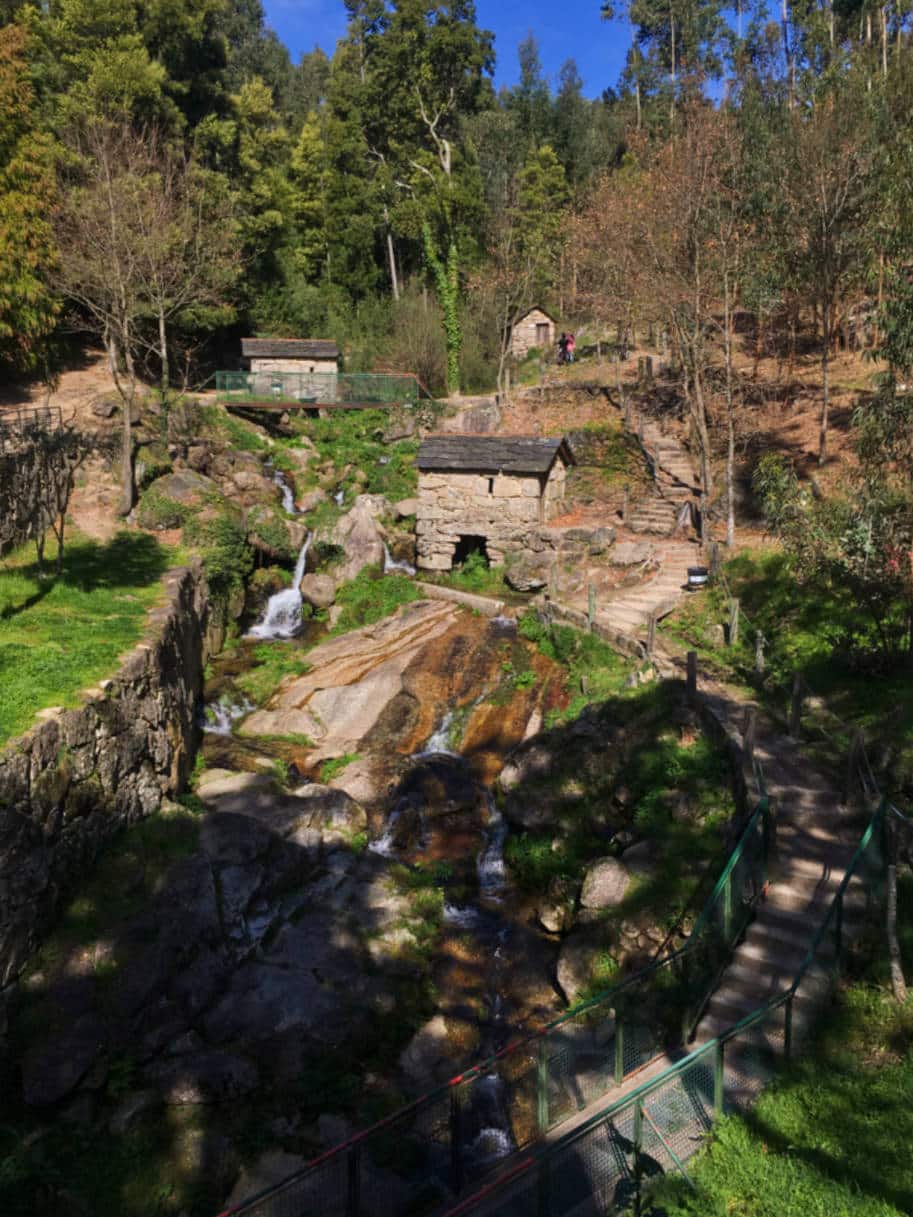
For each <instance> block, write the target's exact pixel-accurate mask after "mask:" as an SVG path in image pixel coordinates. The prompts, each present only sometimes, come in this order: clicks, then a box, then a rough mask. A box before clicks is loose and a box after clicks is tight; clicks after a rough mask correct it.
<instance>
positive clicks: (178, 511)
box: [136, 489, 192, 532]
mask: <svg viewBox="0 0 913 1217" xmlns="http://www.w3.org/2000/svg"><path fill="white" fill-rule="evenodd" d="M191 515H192V512H191V510H190V508H189V507H185V506H184V504H183V503H179V502H178V501H177V500H176V499H172V498H169V497H168V495H166V494H162V493H161V491H159V490H154V489H149V490H147V491H145V493H144V494H143V496H142V498H141V499H140V501H139V509H138V510H137V513H136V518H137V520H138V521H139V524H140V527H141V528H148V529H150V530H151V531H153V532H163V531H164V530H165V529H168V528H180V527H181V525H182V524H184V523H185V521H186V520H188V519H189V518H190V516H191Z"/></svg>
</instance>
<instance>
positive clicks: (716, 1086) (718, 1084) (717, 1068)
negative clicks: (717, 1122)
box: [713, 1039, 726, 1119]
mask: <svg viewBox="0 0 913 1217" xmlns="http://www.w3.org/2000/svg"><path fill="white" fill-rule="evenodd" d="M725 1083H726V1070H725V1062H724V1060H723V1041H722V1040H721V1039H718V1040H717V1042H716V1052H715V1054H714V1058H713V1111H714V1114H715V1115H716V1117H717V1119H719V1117H720V1116H721V1115H722V1114H723V1097H724V1093H725Z"/></svg>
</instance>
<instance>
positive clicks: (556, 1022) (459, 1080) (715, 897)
mask: <svg viewBox="0 0 913 1217" xmlns="http://www.w3.org/2000/svg"><path fill="white" fill-rule="evenodd" d="M766 815H767V803H766V798H764V799H762V800H761V802H759V804H758V806H757V808H756V809H755V812H754V813H753V815H752V816H751V818H750V820H749V822H748V824H747V825H746V827H745V829H744V830H743V832H742V834H741V836H740V838H739V841H738V843H737V845H736V847H735V849H734V850H733V852H732V855H731V857H730V859H729V861H728V863H727V867H726V869H725V870H724V875H723V878H722V879H721V880H720V881H719V882H718V883H717V884H716V886H715V888H714V891H713V893H712V895H711V897H710V900H709V901H708V904H707V906H706V907H705V912H704V913H702V915H701V917H700V918H698V922H697V923H696V924H695V926H694V928H693V929H692V932H691V934H690V936H689V938H688V940H687V941H686V942H685V943H684V944H683V945H682V946H680V947H678V948H676V949H675V950H674V951H672V952H671V953H670V954H668V955H666V956H663V957H662V958H658V959H654V960H652V961H651V962H650V963H649V964H647V965H646V966H645V967H643V968H641V969H639V970H638V971H637V972H634V973H632V974H631V975H630V976H627V977H625V978H624V979H623V980H621V981H619V982H618V983H617V984H615V985H613V986H611V987H610V988H608V989H606V990H604V991H603V992H602V993H598V994H595V995H594V996H593V997H591V998H588V999H587V1000H586V1001H584V1002H580V1003H579V1004H578V1005H576V1006H573V1007H571V1008H570V1009H568V1010H566V1011H564V1012H563V1013H562V1014H559V1015H557V1016H556V1017H555V1018H553V1019H551V1020H550V1021H549V1022H547V1023H545V1024H544V1025H542V1026H540V1027H537V1028H534V1029H532V1030H530V1031H528V1032H527V1033H526V1034H525V1035H521V1036H520V1037H519V1038H517V1039H514V1040H512V1041H511V1042H510V1043H508V1044H507V1045H505V1047H504V1048H502V1049H501V1050H500V1052H497V1053H495V1054H494V1055H492V1056H490V1057H488V1058H486V1059H485V1060H483V1061H480V1062H477V1063H476V1064H475V1065H473V1066H471V1067H470V1068H469V1069H467V1070H465V1071H464V1072H463V1073H460V1074H458V1075H457V1076H456V1077H453V1078H451V1079H450V1080H449V1081H448V1082H445V1083H443V1084H441V1085H440V1086H437V1087H435V1088H432V1089H431V1090H429V1091H428V1092H427V1093H426V1094H424V1095H422V1096H421V1097H420V1098H418V1099H416V1100H414V1101H413V1102H412V1103H411V1104H409V1105H408V1106H406V1107H404V1108H400V1109H399V1110H397V1111H395V1112H392V1113H391V1114H390V1115H388V1116H386V1117H384V1118H383V1119H382V1120H379V1121H377V1122H376V1123H375V1124H372V1125H371V1126H369V1127H368V1128H366V1129H363V1130H362V1131H360V1132H358V1133H355V1134H354V1135H353V1136H351V1137H350V1138H348V1139H347V1140H346V1141H344V1142H343V1143H342V1144H340V1145H336V1146H333V1147H331V1148H330V1149H328V1150H326V1151H325V1152H324V1153H323V1154H321V1155H320V1156H319V1157H318V1158H316V1159H314V1160H313V1161H312V1162H310V1163H308V1164H307V1165H306V1166H304V1167H302V1169H301V1170H299V1171H297V1172H296V1173H295V1174H294V1175H291V1176H289V1177H288V1178H287V1179H285V1180H283V1181H282V1183H280V1184H278V1185H274V1186H273V1187H271V1188H268V1189H266V1191H265V1192H263V1193H261V1194H260V1195H259V1196H257V1197H254V1198H252V1199H250V1200H247V1201H245V1202H243V1203H242V1204H241V1205H239V1206H238V1207H236V1208H235V1209H233V1210H230V1212H231V1213H233V1214H241V1213H253V1212H255V1211H256V1209H257V1205H258V1203H259V1202H261V1201H263V1200H264V1199H265V1198H266V1196H268V1195H274V1194H279V1193H280V1192H284V1191H285V1190H286V1189H287V1188H290V1187H292V1186H294V1185H295V1184H296V1183H300V1182H302V1181H303V1180H304V1179H305V1178H306V1177H307V1176H311V1175H312V1174H313V1175H316V1172H317V1171H318V1170H319V1168H320V1167H321V1166H323V1165H324V1164H326V1163H327V1162H328V1161H329V1160H331V1159H333V1158H335V1157H339V1158H340V1159H341V1162H342V1164H343V1167H344V1166H345V1162H346V1161H347V1160H348V1161H349V1164H350V1166H351V1161H352V1155H353V1154H354V1155H357V1154H358V1153H360V1151H361V1147H362V1146H364V1145H366V1143H368V1142H369V1141H370V1139H371V1138H373V1137H374V1136H376V1135H377V1134H378V1133H380V1132H382V1131H384V1130H385V1129H389V1128H391V1127H392V1126H394V1125H395V1124H396V1123H397V1122H399V1121H402V1120H405V1119H408V1118H409V1117H410V1115H411V1114H412V1113H418V1112H420V1111H421V1110H423V1109H426V1108H428V1107H430V1106H432V1105H433V1104H435V1103H441V1104H444V1103H449V1104H450V1105H451V1110H453V1106H452V1105H453V1104H454V1103H456V1104H457V1106H459V1104H460V1102H461V1101H463V1100H462V1097H461V1096H462V1093H463V1092H462V1090H461V1088H462V1087H464V1086H466V1085H467V1084H469V1083H472V1082H473V1081H476V1080H479V1079H482V1078H484V1077H485V1076H487V1075H488V1074H489V1073H491V1072H493V1071H494V1070H495V1069H496V1067H497V1066H498V1064H499V1063H501V1062H503V1061H505V1059H507V1058H509V1057H511V1056H512V1055H513V1054H515V1053H517V1052H519V1051H521V1050H523V1049H529V1048H530V1047H531V1046H532V1045H534V1044H536V1043H539V1044H540V1045H545V1044H547V1042H548V1037H549V1035H550V1033H551V1032H553V1031H555V1030H558V1029H560V1028H561V1027H562V1026H564V1025H566V1024H568V1023H570V1022H572V1021H573V1020H575V1019H578V1018H580V1017H581V1016H582V1015H584V1014H586V1013H587V1012H589V1011H591V1010H594V1009H597V1008H600V1009H604V1010H606V1011H614V1012H615V1014H616V1017H619V1007H623V1005H624V998H625V996H626V994H627V993H629V992H630V991H632V990H633V989H634V987H635V986H640V985H642V984H643V983H644V981H645V980H648V979H649V978H650V977H652V976H654V975H656V974H658V973H660V972H661V971H663V970H665V969H669V968H671V967H672V966H673V965H674V964H676V963H677V962H678V961H680V960H682V959H684V958H686V957H688V956H690V955H692V954H694V953H695V951H696V949H697V944H698V943H699V941H700V939H699V934H700V932H701V931H702V930H703V928H704V927H705V926H706V924H707V922H708V920H709V917H710V913H711V912H712V909H713V907H714V906H715V905H716V904H717V903H718V902H719V900H720V898H721V896H722V893H723V891H724V890H725V883H726V880H727V879H728V877H729V876H730V875H731V874H732V871H733V868H734V866H735V865H737V863H738V861H739V860H740V859H741V858H742V857H743V856H744V854H745V850H746V845H747V841H748V839H749V834H751V833H756V832H757V826H758V819H759V817H762V816H766ZM731 945H732V944H731V943H727V946H729V947H730V948H731ZM624 1023H625V1020H624V1017H623V1015H622V1016H621V1025H620V1026H619V1034H618V1039H619V1041H620V1042H621V1040H622V1034H623V1032H622V1027H623V1025H624ZM521 1059H522V1058H521ZM545 1059H546V1058H543V1057H542V1054H541V1049H540V1061H543V1060H545ZM549 1059H550V1058H549ZM617 1060H618V1057H616V1062H617ZM617 1068H618V1065H617V1064H616V1069H617ZM628 1072H630V1070H628ZM622 1076H623V1075H622ZM616 1077H618V1080H620V1077H619V1075H618V1074H616ZM448 1096H449V1098H448ZM545 1110H546V1113H547V1112H548V1103H547V1100H546V1107H545ZM545 1118H546V1124H545V1125H544V1126H543V1125H542V1124H541V1123H540V1132H544V1131H545V1128H546V1127H548V1126H549V1125H548V1122H547V1121H548V1116H547V1114H546V1117H545ZM560 1118H563V1117H560ZM551 1126H554V1125H551ZM453 1148H454V1147H453V1145H452V1146H451V1149H453ZM341 1169H342V1167H341ZM346 1169H348V1168H346Z"/></svg>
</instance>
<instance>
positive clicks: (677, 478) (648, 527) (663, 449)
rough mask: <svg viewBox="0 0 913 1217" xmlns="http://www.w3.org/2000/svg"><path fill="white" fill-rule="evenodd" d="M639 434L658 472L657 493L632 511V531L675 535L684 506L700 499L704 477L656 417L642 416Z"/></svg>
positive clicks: (627, 522)
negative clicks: (701, 480)
mask: <svg viewBox="0 0 913 1217" xmlns="http://www.w3.org/2000/svg"><path fill="white" fill-rule="evenodd" d="M636 434H637V436H638V439H639V440H640V443H641V445H642V447H643V449H644V452H645V454H646V456H647V459H648V460H649V462H650V464H651V466H652V467H653V471H654V489H653V493H652V494H651V495H649V496H648V497H647V498H645V499H642V500H641V502H640V503H638V504H637V506H636V507H635V508H634V510H633V511H632V512H631V513H630V515H629V517H628V519H627V521H626V524H627V527H628V528H630V529H631V531H632V532H640V533H655V534H658V535H660V536H664V537H668V536H671V535H672V533H673V532H674V531H675V527H676V524H677V522H678V517H679V513H680V511H681V509H682V506H683V505H684V504H685V503H687V502H688V501H689V500H691V499H699V498H700V493H701V491H700V480H699V478H698V475H697V473H696V472H695V469H694V465H693V463H692V461H691V457H690V456H689V455H688V453H687V452H686V451H685V449H684V448H683V447H682V445H681V444H679V443H678V441H677V440H674V439H671V438H670V437H669V436H668V435H666V434H665V432H664V431H662V430H661V429H660V427H659V425H658V424H657V423H655V422H653V421H652V420H650V421H648V420H646V419H641V420H640V421H639V422H638V425H637V430H636Z"/></svg>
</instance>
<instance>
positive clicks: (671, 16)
mask: <svg viewBox="0 0 913 1217" xmlns="http://www.w3.org/2000/svg"><path fill="white" fill-rule="evenodd" d="M669 26H670V32H671V36H672V101H671V103H670V106H669V121H670V122H673V123H674V122H675V13H674V12H673V11H672V6H671V5H670V6H669Z"/></svg>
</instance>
